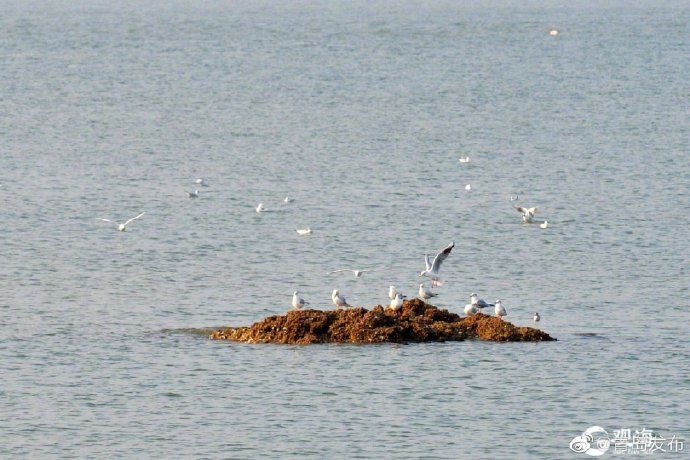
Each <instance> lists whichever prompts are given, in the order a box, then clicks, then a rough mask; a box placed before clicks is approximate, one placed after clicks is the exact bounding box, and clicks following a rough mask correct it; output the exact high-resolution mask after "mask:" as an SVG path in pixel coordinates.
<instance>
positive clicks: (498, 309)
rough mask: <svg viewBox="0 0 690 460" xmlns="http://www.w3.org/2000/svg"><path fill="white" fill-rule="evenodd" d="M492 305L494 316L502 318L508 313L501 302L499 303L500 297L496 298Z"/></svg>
mask: <svg viewBox="0 0 690 460" xmlns="http://www.w3.org/2000/svg"><path fill="white" fill-rule="evenodd" d="M494 305H495V306H494V313H496V316H498V317H499V318H501V319H503V317H504V316H506V315H507V314H508V313H507V312H506V309H505V307H504V306H503V303H501V299H498V300H497V301H496V303H495V304H494Z"/></svg>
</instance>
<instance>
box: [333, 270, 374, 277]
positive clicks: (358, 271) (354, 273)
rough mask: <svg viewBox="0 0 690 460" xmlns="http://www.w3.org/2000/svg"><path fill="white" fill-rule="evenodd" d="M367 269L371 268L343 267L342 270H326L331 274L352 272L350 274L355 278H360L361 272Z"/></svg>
mask: <svg viewBox="0 0 690 460" xmlns="http://www.w3.org/2000/svg"><path fill="white" fill-rule="evenodd" d="M368 271H371V270H352V269H350V268H343V269H342V270H333V271H332V272H328V274H329V275H332V274H333V273H342V272H352V274H353V275H355V277H356V278H361V277H362V274H363V273H364V272H368Z"/></svg>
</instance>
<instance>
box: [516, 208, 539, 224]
mask: <svg viewBox="0 0 690 460" xmlns="http://www.w3.org/2000/svg"><path fill="white" fill-rule="evenodd" d="M515 210H516V211H517V212H521V213H522V221H523V222H532V219H533V218H534V214H536V212H537V208H523V207H522V206H515Z"/></svg>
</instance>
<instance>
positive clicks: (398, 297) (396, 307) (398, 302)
mask: <svg viewBox="0 0 690 460" xmlns="http://www.w3.org/2000/svg"><path fill="white" fill-rule="evenodd" d="M404 298H405V296H404V295H402V294H400V293H399V292H398V293H396V294H395V298H394V299H393V300H391V309H392V310H393V311H395V312H398V311H400V309H402V306H403V299H404Z"/></svg>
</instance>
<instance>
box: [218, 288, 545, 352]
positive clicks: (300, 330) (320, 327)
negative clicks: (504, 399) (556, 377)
mask: <svg viewBox="0 0 690 460" xmlns="http://www.w3.org/2000/svg"><path fill="white" fill-rule="evenodd" d="M210 337H211V338H212V339H215V340H231V341H234V342H245V343H282V344H303V345H306V344H311V343H360V344H364V343H384V342H395V343H405V342H444V341H461V340H471V339H475V340H486V341H493V342H542V341H551V340H556V339H554V338H553V337H551V336H550V335H549V334H547V333H546V332H543V331H540V330H539V329H534V328H531V327H517V326H515V325H513V324H511V323H509V322H507V321H504V320H501V319H500V318H497V317H494V316H488V315H484V314H481V313H479V314H477V315H474V316H468V317H462V316H459V315H456V314H455V313H450V312H449V311H448V310H441V309H438V308H436V307H434V306H433V305H429V304H427V303H424V302H423V301H421V300H419V299H412V300H409V301H405V302H404V303H403V307H402V309H401V310H400V311H398V312H394V311H392V310H391V309H390V308H385V309H384V307H382V306H381V305H378V306H376V307H374V308H373V309H371V310H367V309H366V308H361V307H358V308H351V309H348V310H326V311H321V310H292V311H288V312H287V313H286V314H285V315H276V316H269V317H268V318H265V319H263V320H262V321H259V322H258V323H254V324H253V325H251V326H249V327H229V328H226V329H219V330H216V331H214V332H213V333H211V335H210Z"/></svg>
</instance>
